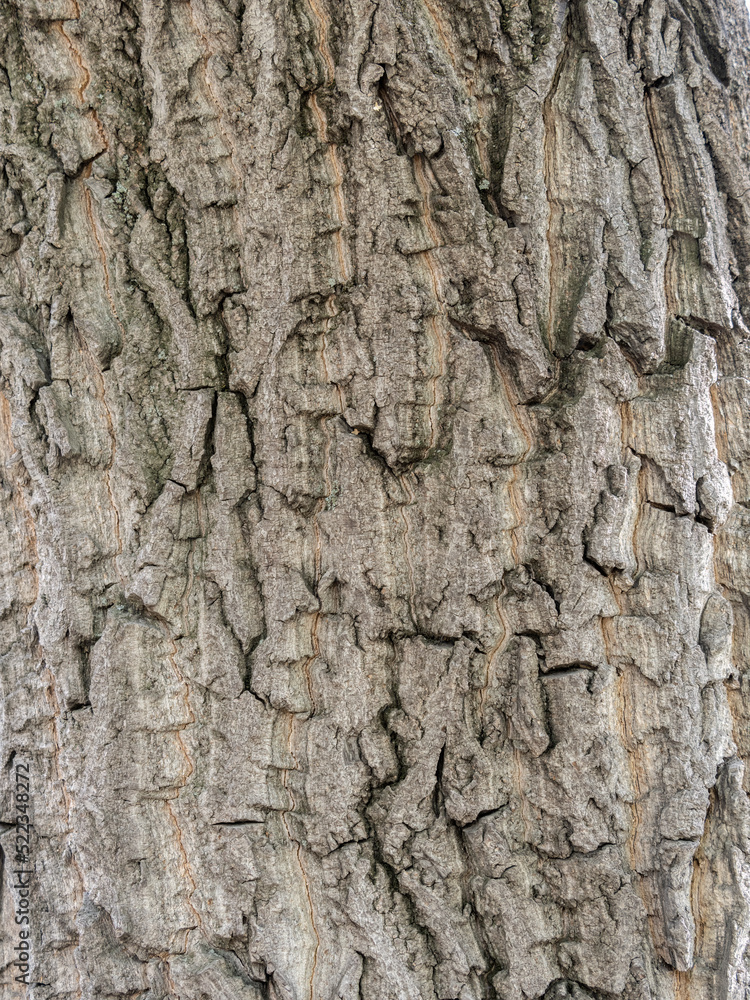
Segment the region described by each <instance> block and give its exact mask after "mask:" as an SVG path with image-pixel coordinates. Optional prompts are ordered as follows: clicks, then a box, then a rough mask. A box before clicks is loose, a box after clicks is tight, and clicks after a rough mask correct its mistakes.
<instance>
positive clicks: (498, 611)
mask: <svg viewBox="0 0 750 1000" xmlns="http://www.w3.org/2000/svg"><path fill="white" fill-rule="evenodd" d="M494 605H495V615H496V616H497V621H498V624H499V625H500V635H499V638H498V640H497V642H496V643H495V645H494V646H493V647H492V649H491V650H490V651H489V653H487V669H486V671H485V675H484V687H483V688H482V691H481V694H480V696H479V715H480V719H481V724H482V726H484V704H485V702H486V700H487V692H488V691H489V687H490V679H491V676H492V665H493V663H494V662H495V657H496V656H497V654H498V653H499V652H500V650H501V649H502V647H503V646H504V644H505V640H506V639H507V638H508V636H509V635H510V629H509V628H508V623H507V622H506V620H505V616H504V615H503V611H502V607H501V604H500V598H499V597H496V598H495V601H494Z"/></svg>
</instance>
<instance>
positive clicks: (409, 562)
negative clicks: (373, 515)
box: [399, 472, 417, 625]
mask: <svg viewBox="0 0 750 1000" xmlns="http://www.w3.org/2000/svg"><path fill="white" fill-rule="evenodd" d="M407 476H408V473H406V472H405V473H403V474H402V475H401V476H399V479H400V482H401V486H402V487H403V490H404V492H405V493H406V495H407V496H408V498H409V502H408V503H406V504H401V506H400V508H399V513H400V514H401V519H402V521H403V522H404V554H405V557H406V569H407V574H408V576H409V611H410V612H411V617H412V619H413V621H414V624H415V625H416V624H417V614H416V611H415V610H414V595H415V584H414V563H413V561H412V553H411V545H410V543H409V519H408V517H407V516H406V508H407V507H411V506H413V504H414V490H413V489H412V488H411V486H410V485H409V481H408V479H407Z"/></svg>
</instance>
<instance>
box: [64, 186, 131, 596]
mask: <svg viewBox="0 0 750 1000" xmlns="http://www.w3.org/2000/svg"><path fill="white" fill-rule="evenodd" d="M83 191H84V204H85V205H86V212H87V215H88V217H89V221H90V223H91V227H92V232H93V234H94V240H95V241H96V244H97V246H98V247H99V252H100V255H101V256H102V263H103V266H104V275H105V285H106V288H107V295H108V297H109V298H110V305H111V306H112V311H113V314H114V316H115V319H117V322H118V325H119V326H120V329H121V330H122V332H123V334H124V327H123V326H122V324H121V323H120V321H119V319H118V317H117V313H116V312H115V310H114V303H113V302H112V300H111V296H110V295H109V272H108V271H107V266H106V262H105V255H104V247H103V246H102V244H101V242H100V240H99V238H98V234H97V228H96V221H95V219H94V213H93V210H92V206H91V194H90V192H89V190H88V188H86V186H85V185H84V188H83ZM76 332H77V340H78V349H79V351H80V353H81V356H82V358H84V359H85V360H86V361H87V367H88V369H89V371H90V373H91V377H92V379H93V381H94V382H95V384H96V387H97V390H98V397H99V401H100V402H101V404H102V406H103V408H104V413H105V418H106V421H107V433H108V434H109V439H110V442H111V445H112V454H111V457H110V460H109V463H108V464H107V466H106V467H105V470H104V484H105V486H106V489H107V495H108V496H109V502H110V505H111V507H112V515H113V517H114V530H115V539H116V542H117V551H116V552H115V571H116V572H117V575H118V576H119V577H120V582H121V583H122V582H124V578H123V576H122V574H121V573H120V569H119V567H118V564H117V557H118V556H119V555H121V554H122V551H123V542H122V536H121V534H120V511H119V509H118V507H117V503H116V501H115V496H114V493H113V492H112V483H111V472H112V468H113V466H114V464H115V455H116V453H117V438H116V436H115V427H114V421H113V420H112V412H111V410H110V408H109V406H108V404H107V388H106V385H105V383H104V376H103V375H102V373H101V371H100V370H99V366H98V365H97V363H96V361H95V359H94V358H93V356H92V354H91V351H90V349H89V347H88V344H87V343H86V340H85V338H84V337H83V335H82V334H80V333H78V331H76Z"/></svg>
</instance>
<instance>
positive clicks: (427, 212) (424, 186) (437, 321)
mask: <svg viewBox="0 0 750 1000" xmlns="http://www.w3.org/2000/svg"><path fill="white" fill-rule="evenodd" d="M413 162H414V179H415V181H416V184H417V188H418V189H419V193H420V194H421V196H422V205H423V209H422V218H423V220H424V224H425V227H426V229H427V231H428V233H429V234H430V239H431V240H432V242H433V243H434V244H435V246H436V247H437V246H440V238H439V235H438V231H437V227H436V225H435V221H434V219H433V218H432V211H431V209H430V185H429V183H428V180H427V177H426V176H425V171H424V163H423V161H422V157H421V156H415V157H414V161H413ZM418 256H419V257H420V258H421V259H422V260H423V261H424V264H425V266H426V268H427V273H428V276H429V279H430V285H431V287H432V294H433V296H434V298H435V304H436V306H437V314H434V315H432V316H430V317H429V327H430V330H431V331H432V340H433V343H434V345H435V354H436V360H437V370H436V372H435V374H434V375H433V376H432V377H431V379H430V382H431V390H432V402H431V403H430V407H429V411H428V414H429V421H430V444H429V450H430V451H432V449H433V447H434V446H435V439H436V437H437V429H438V428H437V419H436V418H437V409H438V406H439V400H438V384H439V379H441V378H443V377H444V376H445V374H446V370H445V354H446V344H445V338H446V335H447V332H448V331H447V329H444V330H441V329H440V327H441V325H442V326H443V327H447V317H446V309H445V299H444V296H443V289H442V281H441V276H440V274H439V272H438V268H437V266H436V264H435V261H434V260H433V256H432V250H431V249H430V250H423V251H422V252H421V253H420V254H419V255H418Z"/></svg>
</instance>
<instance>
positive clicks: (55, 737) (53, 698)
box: [40, 650, 84, 1000]
mask: <svg viewBox="0 0 750 1000" xmlns="http://www.w3.org/2000/svg"><path fill="white" fill-rule="evenodd" d="M40 656H41V650H40ZM42 662H44V661H43V660H42ZM46 674H47V677H46V679H47V686H46V687H45V689H44V693H45V696H46V698H47V701H48V702H49V705H50V708H51V709H52V714H53V720H52V741H53V743H54V745H55V771H56V773H57V780H58V781H59V783H60V789H61V791H62V795H63V801H64V802H65V812H66V821H67V826H68V836H67V839H68V841H71V840H72V835H73V818H72V813H73V809H74V802H73V797H72V795H71V793H70V789H69V788H68V783H67V781H66V780H65V777H64V776H63V773H62V767H61V765H60V761H61V758H62V746H61V744H60V734H59V728H58V727H59V725H60V720H61V717H62V707H61V705H60V699H59V697H58V694H57V683H56V681H55V675H54V674H53V673H52V671H51V670H50V668H49V667H47V668H46ZM70 848H71V849H70V860H71V862H72V864H73V867H74V868H75V870H76V875H77V876H78V886H77V888H76V895H75V900H74V903H75V907H76V911H79V910H80V908H81V906H82V904H83V894H84V878H83V872H82V871H81V866H80V865H79V864H78V859H77V858H76V852H75V849H74V847H73V845H72V844H71V845H70ZM73 964H74V965H75V969H76V979H77V983H78V985H77V994H76V996H77V997H78V1000H80V998H81V997H82V996H83V983H82V980H81V971H80V969H79V968H78V963H77V962H76V961H75V959H74V962H73Z"/></svg>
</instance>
